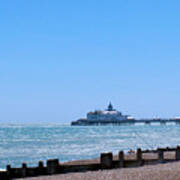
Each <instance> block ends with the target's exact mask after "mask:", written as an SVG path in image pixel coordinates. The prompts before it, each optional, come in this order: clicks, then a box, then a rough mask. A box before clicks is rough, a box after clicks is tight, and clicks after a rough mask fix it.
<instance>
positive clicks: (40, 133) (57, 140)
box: [0, 124, 180, 169]
mask: <svg viewBox="0 0 180 180" xmlns="http://www.w3.org/2000/svg"><path fill="white" fill-rule="evenodd" d="M179 144H180V125H175V124H167V125H157V124H156V125H155V124H152V125H143V124H142V125H129V126H127V125H126V126H84V127H76V126H74V127H72V126H70V125H59V124H48V125H43V124H40V125H13V124H1V125H0V168H2V169H4V168H5V167H6V165H7V164H11V165H12V166H14V167H19V166H21V164H22V163H23V162H27V163H28V166H33V165H37V163H38V161H39V160H44V161H46V160H47V159H50V158H58V159H59V160H60V161H61V162H64V161H69V160H78V159H90V158H96V157H99V155H100V153H101V152H109V151H112V152H113V153H118V151H119V150H125V151H128V150H129V149H136V148H138V147H141V148H142V149H147V148H148V149H153V148H156V147H166V146H169V147H174V146H177V145H179Z"/></svg>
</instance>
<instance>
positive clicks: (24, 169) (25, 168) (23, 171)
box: [22, 163, 27, 177]
mask: <svg viewBox="0 0 180 180" xmlns="http://www.w3.org/2000/svg"><path fill="white" fill-rule="evenodd" d="M26 175H27V165H26V163H23V164H22V177H26Z"/></svg>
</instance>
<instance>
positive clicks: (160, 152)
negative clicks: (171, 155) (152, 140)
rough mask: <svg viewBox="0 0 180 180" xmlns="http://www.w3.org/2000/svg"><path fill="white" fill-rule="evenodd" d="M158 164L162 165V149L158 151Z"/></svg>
mask: <svg viewBox="0 0 180 180" xmlns="http://www.w3.org/2000/svg"><path fill="white" fill-rule="evenodd" d="M158 162H159V163H164V162H165V161H164V150H163V149H160V148H159V149H158Z"/></svg>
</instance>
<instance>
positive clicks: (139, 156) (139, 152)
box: [136, 148, 143, 166]
mask: <svg viewBox="0 0 180 180" xmlns="http://www.w3.org/2000/svg"><path fill="white" fill-rule="evenodd" d="M136 156H137V163H138V166H142V165H143V159H142V150H141V149H140V148H138V149H137V154H136Z"/></svg>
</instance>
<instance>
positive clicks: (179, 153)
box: [176, 146, 180, 161]
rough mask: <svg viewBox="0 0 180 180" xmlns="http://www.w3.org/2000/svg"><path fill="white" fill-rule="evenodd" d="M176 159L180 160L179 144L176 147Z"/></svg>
mask: <svg viewBox="0 0 180 180" xmlns="http://www.w3.org/2000/svg"><path fill="white" fill-rule="evenodd" d="M176 160H177V161H179V160H180V147H179V146H177V148H176Z"/></svg>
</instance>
